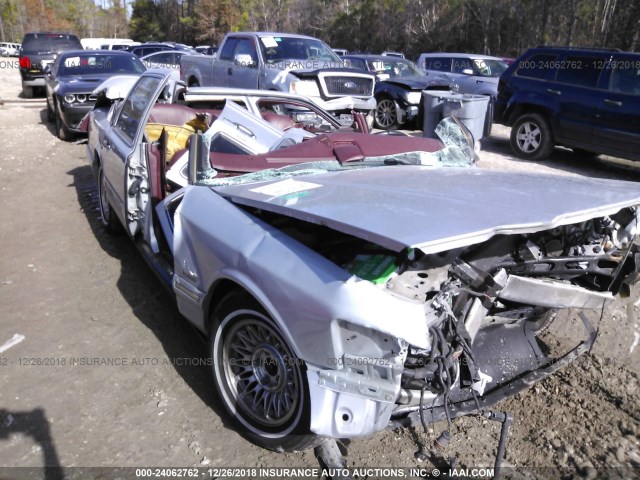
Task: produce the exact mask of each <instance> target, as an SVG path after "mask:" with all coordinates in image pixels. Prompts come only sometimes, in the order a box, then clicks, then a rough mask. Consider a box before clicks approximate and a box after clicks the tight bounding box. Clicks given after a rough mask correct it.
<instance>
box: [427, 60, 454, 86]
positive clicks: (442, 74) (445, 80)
mask: <svg viewBox="0 0 640 480" xmlns="http://www.w3.org/2000/svg"><path fill="white" fill-rule="evenodd" d="M425 69H426V70H425V74H426V75H427V77H428V78H429V84H430V85H449V83H450V82H451V78H450V77H451V57H433V58H426V59H425Z"/></svg>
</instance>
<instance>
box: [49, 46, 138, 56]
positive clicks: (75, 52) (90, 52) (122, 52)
mask: <svg viewBox="0 0 640 480" xmlns="http://www.w3.org/2000/svg"><path fill="white" fill-rule="evenodd" d="M71 55H109V56H114V55H120V56H123V57H124V56H127V57H128V56H132V55H133V54H132V53H131V52H127V51H126V50H103V49H98V48H96V49H92V50H67V51H66V52H61V53H60V56H61V57H62V56H65V57H68V56H71ZM133 56H134V57H135V55H133ZM136 58H138V57H136Z"/></svg>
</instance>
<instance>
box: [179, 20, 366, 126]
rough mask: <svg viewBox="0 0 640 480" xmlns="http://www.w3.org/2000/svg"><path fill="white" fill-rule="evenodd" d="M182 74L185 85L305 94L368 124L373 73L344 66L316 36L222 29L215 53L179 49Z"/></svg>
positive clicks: (345, 118) (344, 118)
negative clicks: (186, 52)
mask: <svg viewBox="0 0 640 480" xmlns="http://www.w3.org/2000/svg"><path fill="white" fill-rule="evenodd" d="M180 76H181V79H182V80H183V81H184V82H186V83H187V85H188V86H203V87H204V86H214V87H234V88H248V89H260V90H276V91H280V92H287V93H295V94H298V95H304V96H305V97H308V98H309V99H311V100H312V101H313V102H314V103H316V104H317V105H318V106H320V107H322V108H323V109H325V110H327V111H329V112H331V113H332V114H333V115H335V116H336V117H337V119H338V120H339V121H340V122H341V123H343V124H351V122H352V121H353V118H352V115H351V111H352V110H355V111H357V112H361V113H362V114H364V115H366V116H367V120H368V121H369V125H370V126H371V125H372V124H373V111H374V109H375V107H376V100H375V98H374V97H373V88H374V85H375V77H374V76H373V75H370V74H368V73H363V72H358V71H356V70H353V69H349V68H345V66H344V63H343V62H342V60H341V59H340V58H339V57H338V56H337V55H336V54H335V53H334V52H333V51H332V50H331V48H329V46H328V45H326V44H325V43H324V42H322V41H320V40H318V39H317V38H313V37H307V36H303V35H295V34H290V33H268V32H234V33H229V34H227V35H226V36H225V37H224V39H223V40H222V43H221V44H220V48H219V49H218V52H217V55H215V56H195V55H183V57H182V60H181V62H180Z"/></svg>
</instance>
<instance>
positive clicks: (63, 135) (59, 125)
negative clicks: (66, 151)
mask: <svg viewBox="0 0 640 480" xmlns="http://www.w3.org/2000/svg"><path fill="white" fill-rule="evenodd" d="M54 118H55V122H56V135H57V136H58V138H59V139H60V140H62V141H63V142H68V141H69V140H71V132H69V130H67V128H66V127H65V126H64V123H63V122H62V118H60V112H59V111H58V105H57V104H55V112H54Z"/></svg>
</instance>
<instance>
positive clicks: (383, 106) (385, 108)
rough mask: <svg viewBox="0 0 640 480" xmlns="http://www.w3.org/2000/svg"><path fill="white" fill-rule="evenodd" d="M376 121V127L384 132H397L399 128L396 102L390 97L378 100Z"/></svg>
mask: <svg viewBox="0 0 640 480" xmlns="http://www.w3.org/2000/svg"><path fill="white" fill-rule="evenodd" d="M374 121H375V125H376V127H378V128H380V129H382V130H395V129H396V128H398V114H397V113H396V102H394V101H393V100H392V99H391V98H390V97H380V100H378V103H377V104H376V110H375V114H374Z"/></svg>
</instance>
